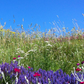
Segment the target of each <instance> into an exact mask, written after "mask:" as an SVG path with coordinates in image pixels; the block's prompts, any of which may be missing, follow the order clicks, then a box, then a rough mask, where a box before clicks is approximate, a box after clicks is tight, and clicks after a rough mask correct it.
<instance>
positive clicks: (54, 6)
mask: <svg viewBox="0 0 84 84" xmlns="http://www.w3.org/2000/svg"><path fill="white" fill-rule="evenodd" d="M83 14H84V0H0V23H1V24H2V26H3V25H4V22H6V25H5V27H4V29H9V28H10V26H11V27H12V29H15V30H16V29H20V32H21V25H20V26H17V25H19V24H22V25H23V28H24V31H28V29H29V31H31V29H30V28H32V27H34V26H35V24H37V25H36V27H35V28H34V31H37V28H38V29H39V27H40V29H39V31H40V32H45V31H46V29H47V32H48V31H49V29H51V28H55V29H56V31H57V30H58V29H60V30H62V28H63V27H65V28H67V27H68V29H66V32H68V31H71V29H72V28H73V27H75V28H76V30H78V27H80V29H84V15H83ZM23 18H24V19H23ZM14 20H15V22H14ZM31 24H32V25H31ZM77 24H78V25H77ZM29 25H31V26H30V27H29ZM39 25H40V26H39ZM12 31H14V30H12ZM57 34H58V35H60V34H59V33H58V31H57V32H56V35H57ZM62 34H63V33H62Z"/></svg>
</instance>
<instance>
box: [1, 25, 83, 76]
mask: <svg viewBox="0 0 84 84" xmlns="http://www.w3.org/2000/svg"><path fill="white" fill-rule="evenodd" d="M72 30H73V32H74V31H75V27H74V28H73V29H72ZM49 32H51V31H49ZM75 32H76V31H75ZM78 32H79V33H78ZM3 33H5V34H4V35H3ZM83 33H84V32H82V33H81V32H80V31H79V30H78V31H77V32H76V33H72V34H71V36H70V35H69V34H70V33H69V32H68V33H67V34H66V36H65V37H64V36H61V35H60V36H59V38H56V36H55V34H54V33H53V34H50V33H49V34H46V33H45V32H44V33H42V34H41V32H36V33H35V32H33V33H32V34H31V35H28V36H27V35H26V33H25V32H22V33H19V32H17V31H16V32H12V31H10V29H7V30H6V29H3V26H2V25H1V26H0V64H2V62H3V63H5V62H6V63H9V64H10V63H11V61H12V60H13V58H14V57H15V58H17V56H18V55H20V56H21V57H24V59H22V60H21V65H22V66H24V67H25V68H28V66H30V67H32V68H33V70H34V71H35V70H38V69H39V68H41V69H42V70H46V71H49V70H53V71H54V72H55V71H56V70H58V69H62V70H63V72H65V73H66V74H69V76H70V75H71V71H73V67H77V66H76V64H77V63H80V62H81V61H84V60H83V59H84V35H83ZM40 35H41V36H42V37H39V36H40ZM46 36H47V37H46Z"/></svg>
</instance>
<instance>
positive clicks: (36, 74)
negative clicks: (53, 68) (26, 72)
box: [33, 73, 41, 77]
mask: <svg viewBox="0 0 84 84" xmlns="http://www.w3.org/2000/svg"><path fill="white" fill-rule="evenodd" d="M33 76H34V77H36V76H41V75H40V74H39V73H35V74H34V75H33Z"/></svg>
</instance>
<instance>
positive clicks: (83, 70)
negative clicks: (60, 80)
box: [72, 61, 84, 84]
mask: <svg viewBox="0 0 84 84" xmlns="http://www.w3.org/2000/svg"><path fill="white" fill-rule="evenodd" d="M81 64H82V65H83V66H82V67H79V65H80V64H79V63H77V69H76V71H79V73H82V75H81V79H79V77H78V76H77V74H76V73H75V67H73V68H74V73H73V71H72V74H73V76H74V77H75V78H76V80H77V81H79V82H80V84H84V79H83V73H84V61H82V62H81Z"/></svg>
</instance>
